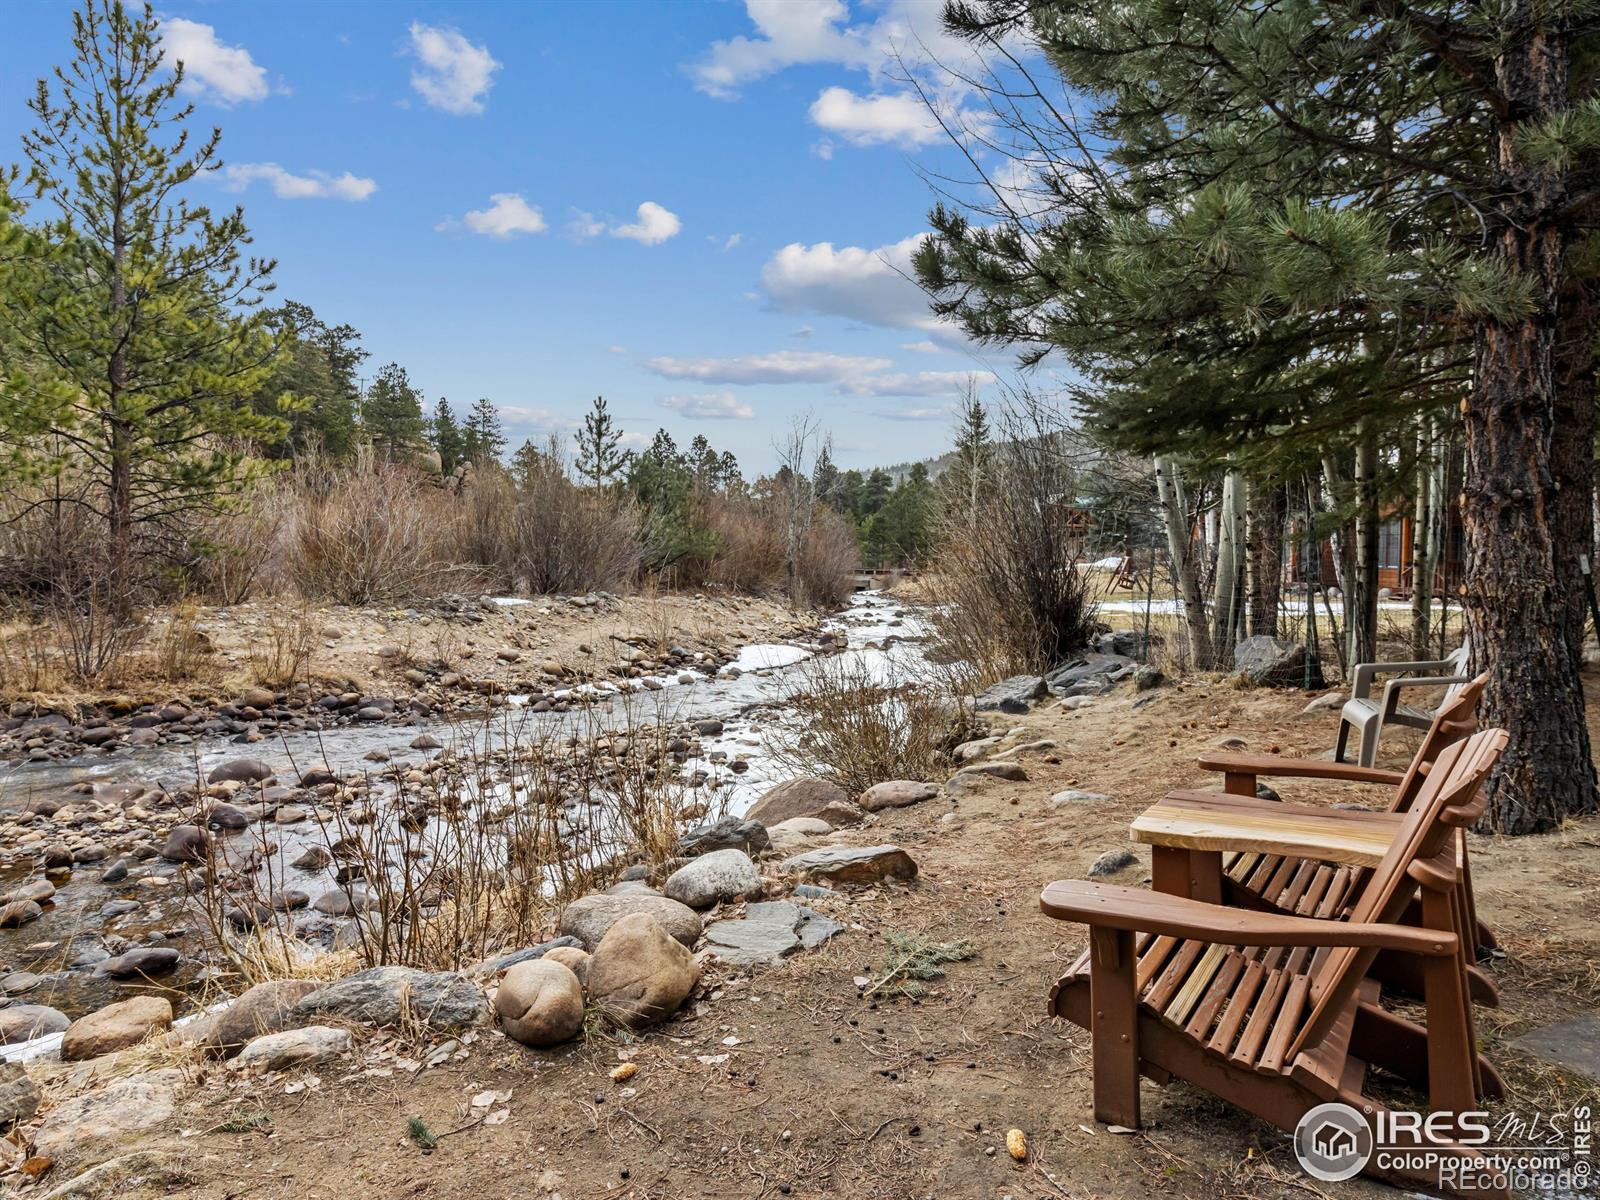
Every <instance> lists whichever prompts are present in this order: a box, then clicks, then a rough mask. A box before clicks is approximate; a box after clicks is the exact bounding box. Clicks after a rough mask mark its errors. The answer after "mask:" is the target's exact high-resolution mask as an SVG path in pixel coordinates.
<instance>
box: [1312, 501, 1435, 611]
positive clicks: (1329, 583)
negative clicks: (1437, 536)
mask: <svg viewBox="0 0 1600 1200" xmlns="http://www.w3.org/2000/svg"><path fill="white" fill-rule="evenodd" d="M1414 524H1415V523H1414V522H1413V521H1412V519H1411V518H1410V517H1409V516H1391V517H1390V518H1389V519H1388V520H1386V521H1385V522H1384V523H1383V526H1382V528H1380V529H1379V531H1378V586H1379V587H1380V588H1388V589H1389V590H1390V591H1391V592H1394V593H1397V594H1405V595H1410V594H1411V591H1412V586H1413V582H1412V578H1411V574H1412V571H1411V550H1412V540H1413V536H1414V530H1413V526H1414ZM1321 552H1322V553H1321V558H1322V562H1321V564H1320V565H1321V568H1322V572H1321V575H1320V576H1319V577H1318V578H1317V580H1316V582H1318V583H1320V584H1321V585H1322V586H1324V587H1336V586H1337V581H1338V578H1339V577H1338V575H1337V573H1335V571H1334V569H1333V542H1332V540H1331V539H1328V538H1324V539H1323V541H1322V545H1321ZM1305 557H1306V556H1305V546H1304V544H1302V543H1301V542H1299V541H1298V540H1297V541H1296V542H1295V543H1294V545H1293V547H1292V548H1291V550H1290V553H1289V562H1288V571H1287V574H1286V576H1285V582H1287V583H1305V582H1306V570H1305V568H1306V566H1307V564H1306V562H1305ZM1441 568H1442V569H1440V570H1438V571H1436V572H1434V584H1433V590H1434V595H1438V594H1439V593H1440V592H1441V591H1447V592H1448V593H1449V594H1450V595H1452V596H1454V595H1455V594H1456V589H1457V588H1458V587H1460V586H1461V580H1462V577H1463V574H1464V572H1465V569H1466V535H1465V532H1464V530H1463V527H1462V524H1461V514H1460V513H1459V512H1457V511H1456V510H1455V507H1454V506H1451V508H1450V512H1449V523H1448V524H1447V525H1446V527H1445V536H1444V562H1443V563H1442V564H1441Z"/></svg>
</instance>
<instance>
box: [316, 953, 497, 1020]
mask: <svg viewBox="0 0 1600 1200" xmlns="http://www.w3.org/2000/svg"><path fill="white" fill-rule="evenodd" d="M295 1013H296V1015H297V1016H300V1017H304V1018H306V1019H308V1020H316V1019H318V1018H322V1017H339V1018H342V1019H343V1020H346V1021H353V1022H355V1023H357V1024H361V1025H379V1026H400V1025H405V1024H410V1023H413V1022H415V1023H418V1024H421V1025H424V1026H426V1027H427V1028H429V1029H432V1030H436V1031H438V1030H457V1029H465V1028H468V1027H469V1026H473V1025H481V1024H483V1022H484V1021H485V1020H487V1019H488V1016H489V1002H488V1001H487V1000H485V999H484V997H483V993H482V992H480V991H479V990H478V989H477V987H476V986H475V985H474V984H473V983H472V981H471V980H469V979H468V978H467V977H466V976H465V975H460V974H457V973H456V972H455V971H420V970H418V969H417V968H415V967H371V968H368V969H367V970H365V971H357V972H356V973H355V974H354V975H346V976H345V977H344V978H343V979H340V980H338V981H336V982H334V983H331V984H328V985H327V986H326V987H322V988H318V989H317V990H316V991H314V992H312V993H311V994H310V995H308V996H306V997H305V998H304V999H302V1000H301V1001H300V1002H299V1003H298V1004H296V1005H295Z"/></svg>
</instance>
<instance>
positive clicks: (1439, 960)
mask: <svg viewBox="0 0 1600 1200" xmlns="http://www.w3.org/2000/svg"><path fill="white" fill-rule="evenodd" d="M1454 908H1455V905H1454V904H1453V903H1452V897H1451V894H1450V893H1449V892H1437V891H1434V890H1433V889H1432V888H1429V887H1424V888H1423V889H1422V919H1423V924H1424V925H1426V926H1427V927H1428V928H1429V929H1442V930H1453V928H1454V927H1455V924H1456V920H1455V913H1454V912H1453V909H1454ZM1463 966H1464V964H1463V963H1462V960H1461V956H1460V955H1459V954H1452V955H1448V956H1445V957H1431V958H1429V959H1428V960H1427V961H1426V963H1425V964H1424V966H1423V976H1424V992H1425V999H1426V1003H1427V1012H1428V1106H1429V1107H1430V1108H1431V1109H1432V1110H1433V1111H1434V1112H1449V1113H1459V1112H1465V1111H1466V1110H1468V1109H1470V1108H1471V1107H1472V1105H1473V1102H1474V1099H1475V1097H1476V1096H1477V1094H1478V1090H1479V1081H1478V1080H1477V1079H1476V1078H1474V1076H1475V1074H1476V1072H1475V1071H1474V1067H1475V1066H1476V1065H1477V1059H1476V1053H1477V1047H1476V1046H1475V1045H1473V1040H1472V1005H1471V1004H1470V1003H1469V1002H1468V1001H1467V996H1466V977H1465V972H1464V970H1463Z"/></svg>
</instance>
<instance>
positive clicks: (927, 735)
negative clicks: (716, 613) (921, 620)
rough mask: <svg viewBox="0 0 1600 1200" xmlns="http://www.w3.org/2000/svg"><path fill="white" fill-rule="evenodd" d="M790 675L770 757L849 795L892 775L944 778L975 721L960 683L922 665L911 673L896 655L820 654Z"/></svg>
mask: <svg viewBox="0 0 1600 1200" xmlns="http://www.w3.org/2000/svg"><path fill="white" fill-rule="evenodd" d="M792 677H793V678H794V680H795V682H794V683H793V684H792V685H790V686H789V688H788V689H787V690H786V692H785V694H784V695H783V697H782V703H783V706H784V707H783V709H782V715H781V716H780V717H779V719H778V721H777V724H776V727H775V729H774V730H773V731H772V733H771V735H770V736H769V737H768V744H769V748H770V749H771V752H772V756H773V758H774V759H775V760H776V761H777V762H778V763H780V764H781V765H782V766H784V767H785V768H786V769H788V770H789V771H792V772H793V773H795V774H797V775H812V776H817V777H820V778H823V779H828V780H831V781H832V782H834V783H837V784H838V785H839V786H840V787H842V788H844V789H845V791H847V792H849V793H850V794H851V795H857V794H859V793H861V792H863V791H865V790H866V789H867V788H869V787H871V786H872V785H873V784H875V783H882V782H884V781H885V780H889V779H918V780H933V779H941V778H943V777H944V776H945V775H946V774H948V773H949V770H950V768H951V766H952V759H951V752H952V751H953V750H954V749H955V747H956V746H958V745H960V744H961V742H963V741H965V740H966V739H967V737H968V736H969V734H970V732H971V731H972V729H973V722H972V716H971V713H970V711H969V710H968V708H967V707H966V705H965V704H963V703H962V702H961V701H960V700H959V699H957V692H956V690H955V689H954V688H953V687H951V686H950V685H949V683H948V682H947V681H946V680H944V679H940V678H930V677H929V676H928V674H927V672H926V670H925V669H923V670H922V671H921V673H920V674H919V677H918V678H917V679H915V680H912V679H910V678H908V677H907V676H906V674H905V672H904V671H903V670H902V669H901V668H900V667H899V666H897V665H896V663H895V661H894V659H893V658H892V657H888V656H886V657H884V658H882V659H869V658H867V657H865V656H863V655H861V654H859V653H847V654H842V655H836V656H833V657H828V658H817V659H812V660H811V661H809V662H807V663H805V664H804V665H803V666H802V667H800V668H799V669H798V670H797V671H796V672H794V673H793V675H792Z"/></svg>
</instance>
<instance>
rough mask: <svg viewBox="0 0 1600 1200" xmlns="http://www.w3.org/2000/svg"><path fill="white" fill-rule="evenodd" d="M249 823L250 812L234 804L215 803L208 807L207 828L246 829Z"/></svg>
mask: <svg viewBox="0 0 1600 1200" xmlns="http://www.w3.org/2000/svg"><path fill="white" fill-rule="evenodd" d="M249 825H250V816H249V814H248V813H246V812H245V811H244V809H242V808H236V807H234V806H233V805H232V804H213V805H212V806H211V807H210V808H208V809H206V828H207V829H246V828H248V827H249Z"/></svg>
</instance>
